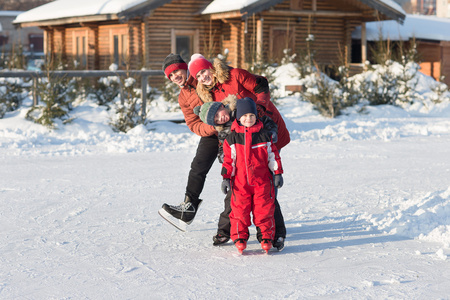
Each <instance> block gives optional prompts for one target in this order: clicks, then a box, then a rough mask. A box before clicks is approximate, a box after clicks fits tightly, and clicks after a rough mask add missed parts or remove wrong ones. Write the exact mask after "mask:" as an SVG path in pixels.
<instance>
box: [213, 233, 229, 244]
mask: <svg viewBox="0 0 450 300" xmlns="http://www.w3.org/2000/svg"><path fill="white" fill-rule="evenodd" d="M229 240H230V237H228V236H224V235H222V234H219V233H218V234H216V235H215V236H213V245H214V246H219V245H222V244H225V243H226V242H228V241H229Z"/></svg>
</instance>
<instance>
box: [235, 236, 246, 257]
mask: <svg viewBox="0 0 450 300" xmlns="http://www.w3.org/2000/svg"><path fill="white" fill-rule="evenodd" d="M234 245H235V246H236V248H237V249H238V251H239V253H240V254H242V252H243V251H244V249H245V248H247V241H246V240H244V239H237V240H235V241H234Z"/></svg>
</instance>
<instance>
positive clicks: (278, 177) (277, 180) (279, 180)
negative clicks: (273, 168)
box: [274, 174, 283, 188]
mask: <svg viewBox="0 0 450 300" xmlns="http://www.w3.org/2000/svg"><path fill="white" fill-rule="evenodd" d="M274 184H275V186H276V187H277V188H281V187H282V186H283V176H281V174H277V175H275V179H274Z"/></svg>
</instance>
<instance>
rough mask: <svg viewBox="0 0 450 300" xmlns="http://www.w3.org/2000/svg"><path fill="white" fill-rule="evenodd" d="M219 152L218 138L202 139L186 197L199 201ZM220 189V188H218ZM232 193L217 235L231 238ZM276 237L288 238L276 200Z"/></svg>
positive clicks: (192, 166)
mask: <svg viewBox="0 0 450 300" xmlns="http://www.w3.org/2000/svg"><path fill="white" fill-rule="evenodd" d="M218 150H219V140H218V139H217V136H215V135H212V136H208V137H202V138H200V142H199V143H198V147H197V152H196V154H195V157H194V159H193V160H192V163H191V170H190V171H189V177H188V182H187V186H186V196H189V198H191V199H198V198H199V197H200V194H201V192H202V190H203V187H204V186H205V180H206V175H207V174H208V172H209V170H210V169H211V167H212V165H213V163H214V161H215V160H216V158H217V153H218ZM217 189H219V187H217ZM230 200H231V192H229V193H228V194H227V195H226V197H225V200H224V211H223V212H222V213H221V214H220V217H219V224H218V229H217V233H218V234H221V235H224V236H230V217H229V215H230V212H231V206H230ZM274 218H275V226H276V232H275V237H276V238H278V237H280V236H281V237H286V226H285V225H284V218H283V214H282V213H281V209H280V204H279V203H278V201H277V200H276V199H275V213H274Z"/></svg>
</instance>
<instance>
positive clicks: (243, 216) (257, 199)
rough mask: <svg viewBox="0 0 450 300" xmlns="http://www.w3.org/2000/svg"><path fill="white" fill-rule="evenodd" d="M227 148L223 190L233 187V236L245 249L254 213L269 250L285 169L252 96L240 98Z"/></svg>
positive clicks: (238, 245)
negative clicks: (259, 116) (276, 202)
mask: <svg viewBox="0 0 450 300" xmlns="http://www.w3.org/2000/svg"><path fill="white" fill-rule="evenodd" d="M223 152H224V161H223V165H222V176H223V178H224V180H223V182H222V192H224V193H225V194H226V193H227V192H228V189H231V191H232V195H231V213H230V221H231V231H230V237H231V239H232V240H233V241H234V243H235V245H236V247H237V248H238V250H239V252H241V253H242V251H243V250H244V249H245V248H246V246H247V240H248V237H249V232H248V227H249V226H250V225H251V220H250V213H252V214H253V223H254V224H255V226H256V227H257V228H258V230H260V231H261V234H262V240H261V247H262V248H263V249H264V250H265V251H266V252H267V251H269V249H270V248H271V247H272V240H273V238H274V234H275V222H274V217H273V213H274V210H275V204H274V200H275V186H277V187H278V188H280V187H281V186H282V185H283V177H282V175H281V174H282V173H283V169H282V166H281V160H280V156H279V153H278V150H277V148H276V146H275V145H274V144H273V143H272V138H271V133H270V132H269V131H268V130H267V129H265V128H264V126H263V123H262V122H261V121H260V120H258V119H257V110H256V105H255V102H254V101H253V100H252V99H250V98H244V99H240V100H238V101H237V107H236V120H235V121H234V122H233V124H232V125H231V133H230V134H229V135H228V136H227V138H226V139H225V141H224V144H223ZM272 172H273V173H274V174H275V177H273V174H272Z"/></svg>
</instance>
